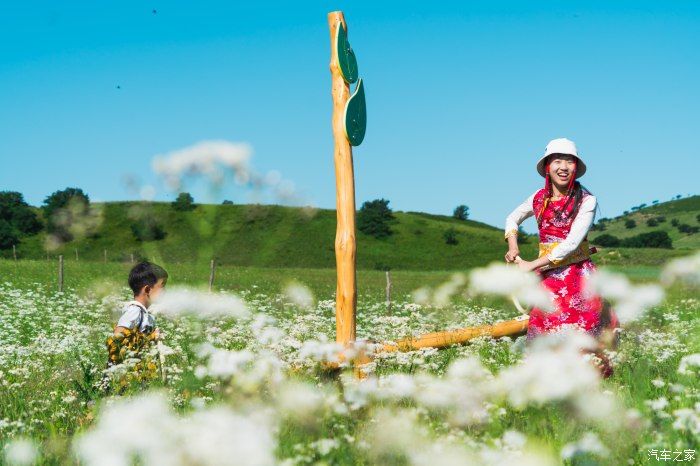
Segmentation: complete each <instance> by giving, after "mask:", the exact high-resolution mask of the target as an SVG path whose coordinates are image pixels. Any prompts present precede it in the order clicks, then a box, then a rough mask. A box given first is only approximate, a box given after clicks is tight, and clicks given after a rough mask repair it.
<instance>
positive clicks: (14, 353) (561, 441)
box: [0, 257, 700, 466]
mask: <svg viewBox="0 0 700 466" xmlns="http://www.w3.org/2000/svg"><path fill="white" fill-rule="evenodd" d="M698 262H700V261H698V259H697V257H695V258H689V259H682V260H680V261H679V262H676V263H673V264H671V265H669V266H668V267H667V268H666V269H665V270H664V273H663V275H662V277H663V281H662V284H660V285H653V284H644V285H635V284H631V283H629V282H628V281H627V279H625V278H624V277H622V276H618V275H611V274H609V273H608V274H606V275H601V276H600V277H599V278H600V279H597V280H594V281H593V282H592V286H594V287H595V289H596V290H597V291H598V292H600V293H603V294H604V295H605V296H606V297H607V298H608V299H610V300H611V301H612V302H613V303H614V305H615V306H616V307H617V308H618V309H620V310H621V311H622V315H623V316H624V322H625V327H624V330H623V331H622V333H621V344H620V347H619V348H618V351H617V352H614V353H611V354H610V356H611V358H612V359H613V361H614V362H615V365H616V368H615V374H614V375H613V377H612V378H610V379H607V380H601V379H600V377H599V375H598V371H597V370H596V369H595V368H594V366H593V365H592V363H591V361H589V360H588V358H590V356H582V353H581V351H580V349H581V348H585V347H587V346H590V345H592V341H591V340H590V339H589V338H587V337H586V336H583V335H579V334H575V333H572V334H568V335H566V337H565V338H561V336H553V337H551V338H543V339H541V340H539V341H536V342H535V343H534V344H533V345H529V346H526V345H525V341H524V337H518V338H514V339H513V338H500V339H490V338H487V337H483V338H479V339H477V340H474V341H473V342H472V343H470V344H468V345H464V346H455V347H451V348H448V349H445V350H440V351H438V350H435V349H425V350H421V351H412V352H405V353H386V354H376V355H375V357H374V359H373V361H372V362H371V363H369V364H366V365H365V366H363V367H362V370H363V372H364V374H365V376H366V377H365V378H362V379H358V378H357V377H355V376H353V372H352V370H351V368H349V367H348V368H347V369H346V370H344V371H341V372H340V373H337V374H333V373H329V372H328V371H327V370H325V369H324V363H325V362H329V361H331V362H332V361H337V358H338V354H339V352H340V351H341V350H342V348H339V347H338V346H337V345H336V344H335V341H334V332H335V314H334V312H335V310H334V301H333V300H332V299H319V300H317V299H316V298H315V297H314V295H313V293H311V291H310V290H309V288H307V287H305V286H303V285H301V284H299V283H293V284H291V285H289V286H287V287H286V288H284V289H282V290H280V292H279V293H276V294H275V293H259V292H257V291H256V290H255V289H251V290H248V291H245V292H242V293H239V295H233V294H231V293H226V292H217V293H207V292H203V291H200V290H198V289H192V288H175V289H171V290H168V292H167V293H166V294H165V295H164V299H163V300H161V302H159V303H157V304H156V305H154V312H157V316H158V317H157V318H158V322H159V325H160V327H161V328H162V331H163V334H164V344H165V347H164V353H165V360H166V372H167V382H166V383H162V382H161V381H160V380H155V381H153V382H152V383H151V384H150V385H149V386H147V387H141V386H134V387H131V388H130V389H129V390H127V392H126V393H124V394H123V395H114V394H112V395H105V394H104V393H103V392H101V391H100V390H99V388H98V386H99V383H100V379H101V377H102V371H103V369H104V367H105V362H106V352H105V347H104V339H105V337H106V336H107V335H108V334H109V333H110V331H111V326H112V325H113V323H114V320H115V318H116V314H115V312H118V310H119V308H120V305H121V302H122V301H123V300H125V298H126V297H127V294H126V290H112V291H111V292H109V293H105V292H104V290H101V289H100V287H86V289H80V290H69V291H67V292H64V293H58V292H55V291H53V290H50V289H48V288H47V287H46V286H44V285H41V284H34V283H32V282H31V280H26V279H25V280H23V281H22V283H13V282H2V283H0V386H1V387H2V388H1V392H0V444H1V445H2V450H3V451H2V461H4V462H6V463H7V464H71V463H77V462H80V464H85V465H108V466H110V465H128V464H133V461H134V460H135V459H138V461H140V463H139V464H148V465H227V464H236V465H272V464H283V465H290V466H291V465H297V464H414V465H423V464H425V465H428V464H429V465H431V466H432V465H435V464H441V465H442V464H447V465H451V464H455V465H458V464H459V465H470V464H474V465H504V464H519V465H529V464H532V465H549V464H561V463H564V464H615V465H618V464H649V461H651V462H652V463H653V462H654V461H657V460H656V459H654V458H653V456H652V455H653V454H654V453H653V452H654V451H656V452H657V453H656V454H657V458H658V452H659V451H661V450H662V449H663V450H669V451H670V452H671V453H672V454H671V456H672V457H676V458H678V459H683V461H684V462H686V464H697V455H696V454H695V451H696V450H697V447H698V438H699V437H700V399H699V394H700V391H699V390H698V385H697V381H698V370H699V369H700V348H699V347H698V344H699V342H698V339H697V330H698V323H699V321H698V311H699V310H700V301H698V299H697V293H696V291H697V288H694V287H695V286H697V282H698V274H699V270H700V268H698V266H697V265H698ZM493 267H495V266H492V268H489V269H484V270H483V271H476V272H473V273H472V274H471V275H470V276H469V277H464V276H462V277H460V276H455V277H453V278H452V279H451V280H450V281H449V283H448V284H446V285H443V286H442V287H437V288H435V289H422V290H417V292H416V293H414V294H413V295H407V296H405V297H404V298H403V299H404V300H403V301H402V302H398V303H394V306H393V307H392V311H391V312H390V313H388V312H387V309H386V307H385V305H384V303H383V302H380V301H376V300H374V301H373V300H372V299H369V298H366V297H363V296H360V300H359V306H358V324H357V327H358V337H359V338H361V339H369V340H371V341H390V340H392V339H396V338H398V337H402V336H407V335H417V334H420V333H424V332H430V331H435V330H440V329H445V328H457V327H465V326H474V325H479V324H485V323H493V322H496V321H499V320H508V319H511V318H513V317H515V316H516V315H517V312H515V311H514V310H513V309H501V308H491V307H483V306H479V305H476V304H474V301H473V300H472V299H471V296H473V295H474V294H475V293H482V292H489V293H500V294H503V295H506V296H510V295H512V294H519V295H520V296H521V297H522V298H523V299H526V300H530V301H532V300H535V301H536V300H537V299H539V297H538V296H537V294H536V293H534V294H533V293H531V292H526V291H525V289H526V288H527V286H526V285H527V284H526V283H524V282H523V280H522V277H519V276H517V275H516V276H514V277H513V278H512V279H509V280H503V277H504V275H503V274H499V273H496V272H498V270H496V269H495V268H493ZM499 267H500V266H499ZM511 270H512V269H511ZM508 273H510V270H509V272H508ZM499 277H500V278H499ZM496 280H500V281H498V282H494V281H496ZM329 298H332V297H329ZM414 298H419V299H414ZM371 341H368V342H365V343H364V346H365V347H366V349H367V350H368V351H370V352H371V351H372V348H373V345H372V343H371ZM112 376H118V371H117V372H116V373H114V374H112ZM677 453H680V456H676V454H677Z"/></svg>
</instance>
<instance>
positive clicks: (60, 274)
mask: <svg viewBox="0 0 700 466" xmlns="http://www.w3.org/2000/svg"><path fill="white" fill-rule="evenodd" d="M58 291H61V292H62V291H63V254H59V256H58Z"/></svg>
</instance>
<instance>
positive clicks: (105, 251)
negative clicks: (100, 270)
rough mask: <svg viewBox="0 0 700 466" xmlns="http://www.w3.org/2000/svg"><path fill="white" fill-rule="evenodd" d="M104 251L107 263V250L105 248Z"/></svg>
mask: <svg viewBox="0 0 700 466" xmlns="http://www.w3.org/2000/svg"><path fill="white" fill-rule="evenodd" d="M103 252H104V261H105V264H106V263H107V250H106V249H105V250H104V251H103Z"/></svg>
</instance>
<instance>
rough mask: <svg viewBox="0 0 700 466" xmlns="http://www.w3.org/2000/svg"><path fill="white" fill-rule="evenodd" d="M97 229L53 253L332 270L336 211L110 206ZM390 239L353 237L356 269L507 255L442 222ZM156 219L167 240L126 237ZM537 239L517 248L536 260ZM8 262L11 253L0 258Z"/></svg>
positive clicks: (437, 266) (416, 219) (480, 234)
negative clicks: (453, 238)
mask: <svg viewBox="0 0 700 466" xmlns="http://www.w3.org/2000/svg"><path fill="white" fill-rule="evenodd" d="M96 206H97V207H99V208H101V209H102V215H101V219H102V220H101V224H100V226H99V227H98V229H97V230H96V233H95V234H94V235H92V236H91V237H88V238H83V239H80V240H76V241H72V242H69V243H66V244H65V245H63V246H62V247H60V248H58V249H57V250H55V251H52V252H51V255H52V256H55V255H57V254H64V256H65V257H66V260H75V249H77V250H78V254H79V258H80V259H81V260H97V261H101V260H103V251H104V250H105V249H106V250H107V256H108V260H109V261H128V260H130V257H131V254H134V255H135V257H137V258H138V257H145V258H153V259H156V260H161V261H163V262H165V263H173V262H201V263H204V262H206V263H208V261H209V260H210V259H211V258H212V257H215V258H216V260H217V262H218V263H221V264H233V265H243V266H261V267H334V266H335V253H334V246H333V245H334V240H335V223H336V219H335V211H334V210H327V209H314V210H307V209H303V208H295V207H283V206H275V205H197V207H196V208H195V209H194V210H192V211H189V212H178V211H175V210H174V209H173V208H172V207H171V205H170V204H169V203H145V202H113V203H105V204H96ZM394 214H395V216H396V220H395V222H394V223H393V225H392V230H393V232H394V233H393V234H392V235H391V236H389V237H388V238H384V239H376V238H374V237H371V236H367V235H365V234H363V233H362V232H359V231H358V234H357V264H358V267H359V268H362V269H384V268H386V267H389V268H392V269H412V270H454V269H463V268H468V267H474V266H483V265H485V264H487V263H489V262H491V261H493V260H499V259H500V258H501V257H502V255H503V254H504V253H505V246H506V245H505V242H504V241H503V232H502V230H501V229H498V228H495V227H492V226H489V225H486V224H484V223H480V222H476V221H472V220H466V221H460V220H457V219H454V218H451V217H447V216H440V215H431V214H424V213H415V212H395V213H394ZM135 215H142V216H143V215H146V216H149V217H152V218H154V219H156V220H157V221H158V222H159V223H160V224H161V225H162V226H163V228H164V230H165V232H166V237H165V238H164V239H162V240H159V241H147V242H139V241H137V240H136V238H135V237H134V234H133V233H132V230H131V224H132V223H133V217H134V216H135ZM448 228H454V229H455V230H457V241H458V244H456V245H448V244H446V242H445V239H444V238H443V234H444V232H445V230H447V229H448ZM45 239H46V238H45V234H44V233H40V234H38V235H36V236H33V237H29V238H25V239H24V240H23V241H22V243H21V244H20V246H19V247H18V255H19V256H20V257H23V258H34V259H41V258H45V257H46V251H45V249H44V244H45ZM536 245H537V242H536V239H535V238H534V237H533V238H530V240H529V243H528V244H525V245H523V246H522V251H523V254H524V255H527V256H528V257H534V255H535V254H536V247H537V246H536ZM3 255H4V256H5V257H8V256H11V251H5V252H4V254H3Z"/></svg>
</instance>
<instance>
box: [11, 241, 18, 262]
mask: <svg viewBox="0 0 700 466" xmlns="http://www.w3.org/2000/svg"><path fill="white" fill-rule="evenodd" d="M12 257H14V258H15V260H17V246H15V245H14V244H13V245H12Z"/></svg>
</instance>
